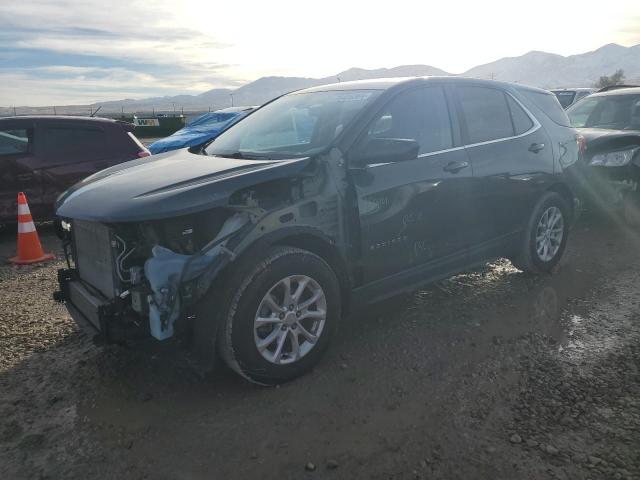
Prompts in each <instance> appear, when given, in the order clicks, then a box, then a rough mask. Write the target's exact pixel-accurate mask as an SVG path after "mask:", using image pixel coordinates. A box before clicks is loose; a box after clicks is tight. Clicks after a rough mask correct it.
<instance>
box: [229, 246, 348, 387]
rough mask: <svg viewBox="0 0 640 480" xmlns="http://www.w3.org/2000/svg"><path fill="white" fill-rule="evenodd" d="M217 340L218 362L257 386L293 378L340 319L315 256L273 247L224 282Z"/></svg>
mask: <svg viewBox="0 0 640 480" xmlns="http://www.w3.org/2000/svg"><path fill="white" fill-rule="evenodd" d="M227 291H228V292H229V295H228V296H226V297H227V301H226V305H224V309H223V318H222V325H221V332H220V335H219V337H218V339H219V348H220V352H221V354H222V358H223V359H224V360H225V361H226V363H227V364H228V365H229V366H230V367H231V368H232V369H233V370H235V371H236V372H238V373H239V374H240V375H242V376H244V377H245V378H247V379H249V380H251V381H253V382H255V383H260V384H265V385H273V384H278V383H283V382H286V381H289V380H292V379H294V378H296V377H298V376H300V375H302V374H303V373H305V372H306V371H308V370H309V369H311V368H312V367H313V366H314V365H315V364H316V363H317V362H318V361H319V360H320V357H321V356H322V354H323V353H324V351H325V349H326V347H327V345H328V343H329V338H330V336H331V332H332V330H333V328H334V326H335V324H336V323H337V322H338V320H339V318H340V289H339V287H338V280H337V278H336V275H335V274H334V272H333V270H332V269H331V267H330V266H329V265H328V264H327V263H326V262H325V261H324V260H323V259H322V258H320V257H318V256H317V255H315V254H313V253H311V252H308V251H305V250H301V249H298V248H293V247H285V246H281V247H274V248H272V249H270V250H269V251H268V252H267V255H266V256H265V257H263V258H262V259H261V260H258V261H257V262H256V261H255V259H253V260H252V259H247V261H245V262H244V264H243V265H242V266H240V268H238V270H237V271H236V272H234V274H232V275H231V276H230V278H229V282H228V284H227Z"/></svg>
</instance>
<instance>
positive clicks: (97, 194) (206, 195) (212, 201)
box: [56, 149, 310, 223]
mask: <svg viewBox="0 0 640 480" xmlns="http://www.w3.org/2000/svg"><path fill="white" fill-rule="evenodd" d="M309 162H310V159H309V158H301V159H293V160H268V161H265V160H242V159H234V158H222V157H208V156H205V155H196V154H193V153H190V152H189V151H188V150H186V149H183V150H175V151H172V152H168V153H164V154H160V155H152V156H150V157H146V158H142V159H137V160H133V161H131V162H126V163H121V164H119V165H115V166H113V167H111V168H108V169H106V170H102V171H100V172H98V173H96V174H94V175H92V176H90V177H88V178H86V179H84V180H83V181H81V182H80V183H77V184H76V185H74V186H73V187H71V188H70V189H69V190H67V191H66V192H65V193H63V194H62V195H61V196H60V198H58V200H57V202H56V214H57V215H58V216H60V217H66V218H73V219H79V220H88V221H98V222H104V223H109V222H134V221H143V220H151V219H154V220H155V219H161V218H170V217H175V216H180V215H187V214H190V213H195V212H199V211H203V210H207V209H209V208H213V207H216V206H220V205H225V204H226V203H227V200H228V197H229V196H230V195H231V194H232V193H233V192H235V191H236V190H238V189H240V188H244V187H248V186H251V185H253V184H257V183H262V182H265V181H269V180H274V179H277V178H284V177H289V176H296V175H300V174H304V170H305V168H306V167H307V166H308V165H309Z"/></svg>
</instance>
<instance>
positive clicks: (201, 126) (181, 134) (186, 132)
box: [147, 107, 255, 155]
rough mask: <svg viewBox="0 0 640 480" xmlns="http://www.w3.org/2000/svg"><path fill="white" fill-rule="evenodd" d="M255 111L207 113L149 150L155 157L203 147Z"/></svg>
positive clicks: (223, 110) (244, 108)
mask: <svg viewBox="0 0 640 480" xmlns="http://www.w3.org/2000/svg"><path fill="white" fill-rule="evenodd" d="M253 110H255V107H231V108H225V109H222V110H218V111H216V112H210V113H205V114H204V115H202V116H200V117H198V118H196V119H195V120H193V121H192V122H191V123H189V124H188V125H187V126H186V127H184V128H182V129H180V130H178V131H177V132H176V133H174V134H173V135H169V136H168V137H165V138H161V139H160V140H157V141H155V142H153V143H152V144H151V145H149V146H148V147H147V148H148V149H149V151H150V152H151V153H152V154H154V155H155V154H158V153H162V152H169V151H171V150H177V149H179V148H186V147H199V146H202V145H204V144H205V143H207V142H208V141H209V140H212V139H214V138H216V137H217V136H218V135H220V133H221V132H222V131H223V130H224V129H225V128H227V127H228V126H229V125H231V124H232V123H234V122H237V121H238V120H240V119H241V118H242V117H244V116H246V115H248V114H249V113H250V112H252V111H253Z"/></svg>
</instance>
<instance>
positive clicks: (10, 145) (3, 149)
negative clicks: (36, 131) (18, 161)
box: [0, 128, 33, 156]
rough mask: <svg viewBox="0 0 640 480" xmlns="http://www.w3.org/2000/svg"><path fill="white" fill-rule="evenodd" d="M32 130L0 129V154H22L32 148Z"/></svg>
mask: <svg viewBox="0 0 640 480" xmlns="http://www.w3.org/2000/svg"><path fill="white" fill-rule="evenodd" d="M32 142H33V130H32V129H30V128H3V129H0V155H1V156H8V155H24V154H27V153H30V152H31V151H33V150H32Z"/></svg>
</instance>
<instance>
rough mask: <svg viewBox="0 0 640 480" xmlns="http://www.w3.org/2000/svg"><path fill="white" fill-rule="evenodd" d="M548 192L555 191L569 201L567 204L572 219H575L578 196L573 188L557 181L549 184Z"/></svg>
mask: <svg viewBox="0 0 640 480" xmlns="http://www.w3.org/2000/svg"><path fill="white" fill-rule="evenodd" d="M547 192H555V193H557V194H558V195H560V196H561V197H562V198H563V199H564V200H565V201H566V202H567V205H568V206H569V210H570V215H571V220H573V219H574V218H575V214H576V212H575V208H576V205H575V199H576V196H575V195H574V193H573V192H572V191H571V189H570V188H569V187H568V186H567V185H566V184H564V183H562V182H556V183H554V184H553V185H551V186H549V188H547Z"/></svg>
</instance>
